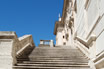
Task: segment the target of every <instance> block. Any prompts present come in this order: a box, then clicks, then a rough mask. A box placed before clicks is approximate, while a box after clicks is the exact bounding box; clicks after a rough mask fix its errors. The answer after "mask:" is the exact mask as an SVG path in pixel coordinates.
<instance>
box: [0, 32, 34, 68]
mask: <svg viewBox="0 0 104 69" xmlns="http://www.w3.org/2000/svg"><path fill="white" fill-rule="evenodd" d="M34 47H35V44H34V43H33V39H32V36H31V35H25V36H23V37H20V38H19V39H18V37H17V35H16V33H15V32H0V68H1V69H12V66H13V65H14V64H16V63H17V57H20V56H21V55H24V54H25V52H24V51H26V50H27V51H28V49H33V48H34Z"/></svg>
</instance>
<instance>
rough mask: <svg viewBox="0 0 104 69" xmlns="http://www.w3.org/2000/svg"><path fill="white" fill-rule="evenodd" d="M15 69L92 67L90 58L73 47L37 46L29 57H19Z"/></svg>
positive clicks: (81, 68)
mask: <svg viewBox="0 0 104 69" xmlns="http://www.w3.org/2000/svg"><path fill="white" fill-rule="evenodd" d="M13 68H14V69H90V66H89V65H88V59H87V58H86V57H85V56H84V54H83V53H82V52H80V50H78V49H77V48H71V47H68V46H66V47H62V46H61V47H36V48H34V49H33V51H32V52H31V54H30V55H29V57H28V58H18V63H17V64H16V65H15V66H14V67H13Z"/></svg>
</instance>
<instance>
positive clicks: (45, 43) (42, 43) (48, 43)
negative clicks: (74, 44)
mask: <svg viewBox="0 0 104 69" xmlns="http://www.w3.org/2000/svg"><path fill="white" fill-rule="evenodd" d="M46 46H48V47H54V42H53V40H40V44H39V47H46Z"/></svg>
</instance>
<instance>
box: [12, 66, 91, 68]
mask: <svg viewBox="0 0 104 69" xmlns="http://www.w3.org/2000/svg"><path fill="white" fill-rule="evenodd" d="M13 68H14V69H90V68H89V67H36V66H14V67H13Z"/></svg>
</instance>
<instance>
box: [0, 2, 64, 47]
mask: <svg viewBox="0 0 104 69" xmlns="http://www.w3.org/2000/svg"><path fill="white" fill-rule="evenodd" d="M62 9H63V0H0V31H15V32H16V34H17V35H18V37H21V36H23V35H26V34H32V36H33V39H34V42H35V44H36V45H38V44H39V42H40V40H41V39H43V40H50V39H53V40H54V41H55V35H53V31H54V24H55V21H57V20H58V15H59V13H61V14H62Z"/></svg>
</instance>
